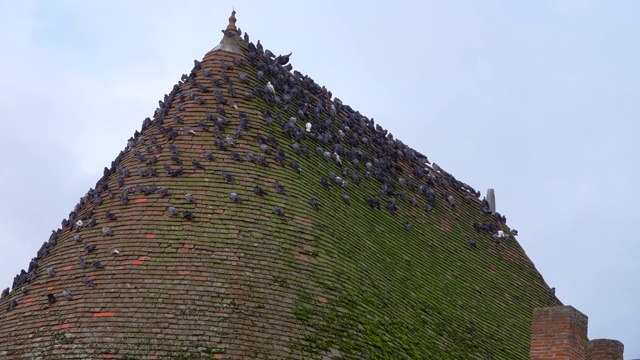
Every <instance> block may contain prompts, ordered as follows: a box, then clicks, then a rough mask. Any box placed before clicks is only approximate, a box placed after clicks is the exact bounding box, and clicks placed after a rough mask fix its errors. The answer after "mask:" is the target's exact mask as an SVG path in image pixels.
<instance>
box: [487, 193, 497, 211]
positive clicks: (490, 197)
mask: <svg viewBox="0 0 640 360" xmlns="http://www.w3.org/2000/svg"><path fill="white" fill-rule="evenodd" d="M486 199H487V202H488V203H489V209H490V210H491V213H492V214H495V213H496V193H495V192H494V191H493V189H492V188H489V189H488V190H487V196H486Z"/></svg>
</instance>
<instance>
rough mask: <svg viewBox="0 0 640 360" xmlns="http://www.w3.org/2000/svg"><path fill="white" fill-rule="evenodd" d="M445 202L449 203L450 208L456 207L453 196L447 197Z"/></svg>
mask: <svg viewBox="0 0 640 360" xmlns="http://www.w3.org/2000/svg"><path fill="white" fill-rule="evenodd" d="M447 201H448V202H449V204H451V206H453V207H456V199H455V198H454V197H453V195H449V196H447Z"/></svg>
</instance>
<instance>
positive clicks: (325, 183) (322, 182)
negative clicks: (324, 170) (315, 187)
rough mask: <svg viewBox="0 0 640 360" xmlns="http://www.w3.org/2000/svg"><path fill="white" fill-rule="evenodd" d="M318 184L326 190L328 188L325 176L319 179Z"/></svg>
mask: <svg viewBox="0 0 640 360" xmlns="http://www.w3.org/2000/svg"><path fill="white" fill-rule="evenodd" d="M320 184H322V186H323V187H324V188H325V189H327V190H328V189H329V188H330V186H329V180H327V178H326V177H324V176H323V177H322V178H321V179H320Z"/></svg>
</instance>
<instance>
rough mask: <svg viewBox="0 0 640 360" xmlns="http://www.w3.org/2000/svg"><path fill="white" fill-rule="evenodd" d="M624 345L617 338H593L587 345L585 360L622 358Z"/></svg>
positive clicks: (616, 359) (615, 359)
mask: <svg viewBox="0 0 640 360" xmlns="http://www.w3.org/2000/svg"><path fill="white" fill-rule="evenodd" d="M623 355H624V345H623V344H622V343H621V342H620V341H618V340H609V339H595V340H591V341H589V344H588V345H587V360H623V358H624V357H623Z"/></svg>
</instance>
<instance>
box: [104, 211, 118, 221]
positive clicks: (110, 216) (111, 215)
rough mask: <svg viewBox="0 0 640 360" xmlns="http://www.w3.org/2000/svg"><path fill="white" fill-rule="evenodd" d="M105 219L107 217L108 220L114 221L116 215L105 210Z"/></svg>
mask: <svg viewBox="0 0 640 360" xmlns="http://www.w3.org/2000/svg"><path fill="white" fill-rule="evenodd" d="M106 216H107V219H109V220H110V221H116V220H117V217H116V216H115V215H114V214H113V213H112V212H111V211H109V210H107V213H106Z"/></svg>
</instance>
